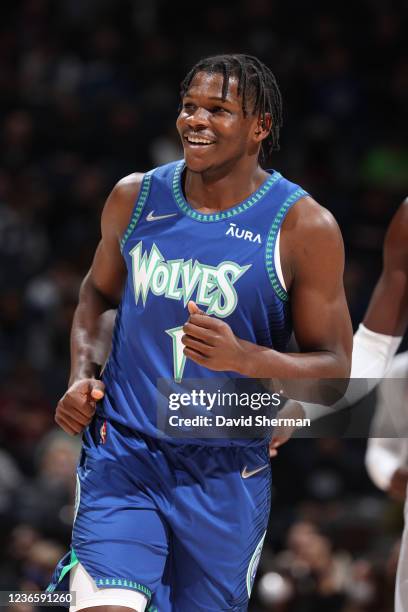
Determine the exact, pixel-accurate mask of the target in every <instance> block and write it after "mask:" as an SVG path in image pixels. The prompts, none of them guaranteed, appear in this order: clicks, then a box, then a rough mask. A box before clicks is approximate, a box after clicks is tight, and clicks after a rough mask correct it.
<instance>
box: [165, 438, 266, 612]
mask: <svg viewBox="0 0 408 612" xmlns="http://www.w3.org/2000/svg"><path fill="white" fill-rule="evenodd" d="M204 455H205V452H204ZM199 461H201V459H200V460H199ZM211 464H212V465H211ZM202 473H203V477H202V478H200V479H199V481H198V482H197V481H194V475H193V476H192V478H191V481H189V474H186V475H185V476H184V479H185V482H184V483H181V484H184V486H183V488H180V495H177V499H176V503H175V512H174V514H173V515H172V517H171V519H170V524H171V527H172V530H173V548H172V559H173V568H174V569H173V573H174V589H173V603H174V612H184V611H185V610H194V611H195V612H201V611H204V610H205V611H206V612H210V611H214V612H215V611H219V610H231V611H234V612H235V611H236V612H238V611H239V612H241V611H243V610H246V609H247V606H248V600H249V597H250V594H251V589H252V585H253V582H254V578H255V573H256V570H257V566H258V562H259V559H260V555H261V551H262V545H263V541H264V538H265V533H266V528H267V524H268V519H269V510H270V496H271V473H270V461H269V455H268V448H267V445H265V446H262V447H256V448H243V449H236V448H226V449H224V450H223V449H211V450H210V451H209V454H208V457H207V459H206V460H205V457H204V456H203V461H202ZM159 609H160V607H159Z"/></svg>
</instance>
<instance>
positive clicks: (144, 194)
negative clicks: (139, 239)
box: [120, 170, 154, 253]
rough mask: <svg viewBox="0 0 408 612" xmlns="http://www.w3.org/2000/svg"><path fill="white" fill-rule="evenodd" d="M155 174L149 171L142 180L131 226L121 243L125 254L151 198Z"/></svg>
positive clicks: (129, 225) (121, 248)
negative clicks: (129, 239) (130, 237)
mask: <svg viewBox="0 0 408 612" xmlns="http://www.w3.org/2000/svg"><path fill="white" fill-rule="evenodd" d="M153 172H154V170H149V172H146V174H145V175H144V176H143V179H142V184H141V187H140V191H139V195H138V196H137V200H136V202H135V205H134V207H133V213H132V216H131V218H130V221H129V224H128V226H127V228H126V230H125V232H124V234H123V237H122V240H121V241H120V250H121V252H122V253H123V249H124V247H125V244H126V242H127V240H128V238H129V236H130V234H131V233H132V232H133V230H134V229H135V227H136V225H137V222H138V221H139V219H140V215H141V214H142V210H143V207H144V205H145V204H146V201H147V198H148V197H149V193H150V186H151V183H152V176H153Z"/></svg>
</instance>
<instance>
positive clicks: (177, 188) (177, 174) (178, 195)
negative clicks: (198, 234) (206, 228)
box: [173, 160, 282, 223]
mask: <svg viewBox="0 0 408 612" xmlns="http://www.w3.org/2000/svg"><path fill="white" fill-rule="evenodd" d="M184 166H185V163H184V160H181V161H180V162H179V163H178V164H177V165H176V168H175V171H174V175H173V196H174V199H175V201H176V203H177V206H178V207H179V208H180V210H181V212H182V213H183V214H184V215H187V216H188V217H191V219H194V220H195V221H200V222H201V223H209V222H210V223H211V222H215V221H224V220H225V219H231V218H232V217H235V216H236V215H238V214H240V213H243V212H245V211H246V210H248V209H249V208H251V207H252V206H253V205H254V204H256V203H257V202H259V200H261V199H262V198H263V197H264V196H265V195H266V194H267V193H268V192H269V190H270V188H271V187H272V186H273V185H274V184H275V183H276V182H277V181H279V179H281V178H282V175H281V174H279V172H274V173H273V174H271V176H270V177H269V178H268V179H266V181H265V182H264V183H262V185H261V186H260V187H259V188H258V189H257V190H256V191H255V192H254V193H253V194H251V195H250V196H249V198H247V199H246V200H244V202H241V203H240V204H237V206H234V207H233V208H228V209H227V210H223V211H221V212H219V213H198V212H197V211H196V210H194V208H192V207H191V206H190V204H189V203H188V202H187V200H186V199H185V197H184V194H183V189H182V186H181V174H182V172H183V170H184Z"/></svg>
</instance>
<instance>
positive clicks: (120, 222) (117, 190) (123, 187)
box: [102, 172, 144, 235]
mask: <svg viewBox="0 0 408 612" xmlns="http://www.w3.org/2000/svg"><path fill="white" fill-rule="evenodd" d="M143 176H144V174H143V173H142V172H133V173H132V174H129V175H127V176H124V177H123V178H121V179H120V180H119V181H118V182H117V183H116V185H115V186H114V187H113V189H112V191H111V193H110V194H109V197H108V199H107V200H106V203H105V206H104V209H103V213H102V225H103V227H110V228H111V229H112V230H113V231H114V232H115V234H117V235H122V234H123V232H124V231H125V229H126V227H127V224H128V222H129V219H130V216H131V214H132V210H133V207H134V205H135V202H136V201H137V199H138V196H139V193H140V189H141V186H142V183H143Z"/></svg>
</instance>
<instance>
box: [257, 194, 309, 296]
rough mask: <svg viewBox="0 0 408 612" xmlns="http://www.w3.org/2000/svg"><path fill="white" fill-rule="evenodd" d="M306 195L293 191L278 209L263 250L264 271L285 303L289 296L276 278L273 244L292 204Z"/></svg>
mask: <svg viewBox="0 0 408 612" xmlns="http://www.w3.org/2000/svg"><path fill="white" fill-rule="evenodd" d="M307 195H308V193H307V192H306V191H305V190H304V189H302V188H301V187H299V189H297V190H296V191H294V192H293V193H292V194H291V195H290V196H289V197H288V198H287V199H286V200H285V201H284V203H283V204H282V206H281V207H280V209H279V210H278V212H277V214H276V217H275V219H274V221H273V223H272V226H271V228H270V230H269V233H268V238H267V240H266V248H265V265H266V271H267V273H268V276H269V280H270V282H271V285H272V288H273V290H274V291H275V293H276V295H277V296H278V297H279V298H280V299H281V300H282V301H283V302H287V301H288V300H289V296H288V294H287V292H286V291H285V289H284V288H283V287H282V285H281V283H280V281H279V279H278V276H277V274H276V270H275V265H274V254H275V244H276V238H277V236H278V231H279V228H280V226H281V225H282V221H283V218H284V216H285V215H286V213H287V212H288V210H289V208H290V207H291V205H292V204H294V203H295V202H296V201H297V200H300V198H303V197H304V196H307Z"/></svg>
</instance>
